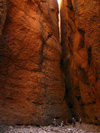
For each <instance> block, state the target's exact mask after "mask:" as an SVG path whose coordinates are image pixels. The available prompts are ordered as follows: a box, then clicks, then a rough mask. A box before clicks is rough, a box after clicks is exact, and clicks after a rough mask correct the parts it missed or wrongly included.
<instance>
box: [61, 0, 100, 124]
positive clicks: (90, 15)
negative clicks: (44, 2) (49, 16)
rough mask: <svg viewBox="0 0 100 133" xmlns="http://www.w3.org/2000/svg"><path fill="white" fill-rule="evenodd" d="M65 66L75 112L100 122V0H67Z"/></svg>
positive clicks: (63, 13)
mask: <svg viewBox="0 0 100 133" xmlns="http://www.w3.org/2000/svg"><path fill="white" fill-rule="evenodd" d="M61 19H62V47H63V64H64V65H63V66H64V71H65V75H66V92H67V101H68V105H69V107H70V109H71V112H72V114H73V116H74V117H75V118H76V119H77V120H78V119H79V117H82V118H83V120H84V121H85V122H88V123H95V124H99V123H100V25H99V24H100V2H99V1H98V0H95V1H94V0H91V1H89V0H63V1H62V9H61Z"/></svg>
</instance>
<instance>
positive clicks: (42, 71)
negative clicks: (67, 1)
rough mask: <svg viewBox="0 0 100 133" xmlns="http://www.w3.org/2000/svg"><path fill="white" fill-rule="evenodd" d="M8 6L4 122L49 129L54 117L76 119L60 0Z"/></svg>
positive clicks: (1, 58) (0, 118)
mask: <svg viewBox="0 0 100 133" xmlns="http://www.w3.org/2000/svg"><path fill="white" fill-rule="evenodd" d="M7 8H8V10H7V15H6V11H5V12H4V13H5V16H6V20H5V23H4V22H3V25H4V26H3V25H2V26H1V29H2V30H1V31H2V32H1V34H2V35H1V38H0V124H5V125H14V124H26V125H27V124H32V125H36V124H40V125H44V124H46V125H47V124H51V122H52V120H53V119H54V117H55V118H57V121H61V120H62V119H64V118H66V117H68V118H70V116H71V113H70V111H69V109H68V107H67V105H66V101H65V83H64V74H63V72H62V70H61V68H60V61H61V54H62V50H61V46H60V43H59V35H58V5H57V1H56V0H8V3H7ZM1 18H2V16H1Z"/></svg>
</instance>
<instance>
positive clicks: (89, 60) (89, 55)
mask: <svg viewBox="0 0 100 133" xmlns="http://www.w3.org/2000/svg"><path fill="white" fill-rule="evenodd" d="M91 51H92V48H91V46H90V47H89V48H88V65H90V63H91Z"/></svg>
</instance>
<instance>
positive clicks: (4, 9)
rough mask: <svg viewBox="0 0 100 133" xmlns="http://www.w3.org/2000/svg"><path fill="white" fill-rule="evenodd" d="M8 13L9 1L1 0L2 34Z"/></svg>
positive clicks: (0, 24) (0, 25)
mask: <svg viewBox="0 0 100 133" xmlns="http://www.w3.org/2000/svg"><path fill="white" fill-rule="evenodd" d="M6 14H7V1H6V0H0V36H1V34H2V29H3V26H4V22H5V19H6Z"/></svg>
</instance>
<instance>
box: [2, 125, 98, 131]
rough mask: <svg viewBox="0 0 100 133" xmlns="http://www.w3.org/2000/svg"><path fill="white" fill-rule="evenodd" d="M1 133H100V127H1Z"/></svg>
mask: <svg viewBox="0 0 100 133" xmlns="http://www.w3.org/2000/svg"><path fill="white" fill-rule="evenodd" d="M0 133H100V127H99V126H96V125H92V124H82V125H81V126H80V124H79V123H76V127H72V125H69V126H64V127H61V126H58V127H53V126H51V125H49V126H40V127H36V126H24V125H22V126H14V127H13V126H0Z"/></svg>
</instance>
